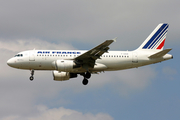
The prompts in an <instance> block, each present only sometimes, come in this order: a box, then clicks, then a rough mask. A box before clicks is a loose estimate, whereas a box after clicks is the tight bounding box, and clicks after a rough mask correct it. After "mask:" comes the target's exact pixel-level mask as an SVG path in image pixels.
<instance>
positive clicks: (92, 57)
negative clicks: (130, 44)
mask: <svg viewBox="0 0 180 120" xmlns="http://www.w3.org/2000/svg"><path fill="white" fill-rule="evenodd" d="M114 41H116V38H114V39H112V40H106V41H105V42H103V43H101V44H100V45H98V46H96V47H95V48H93V49H91V50H89V51H87V52H85V53H84V54H82V55H80V56H78V57H76V58H75V62H76V63H77V64H80V65H82V67H83V68H84V69H86V70H87V71H88V70H89V68H94V65H95V61H96V60H97V59H101V58H100V56H101V55H102V54H104V53H105V52H108V50H109V47H108V46H109V45H110V44H111V43H112V42H114Z"/></svg>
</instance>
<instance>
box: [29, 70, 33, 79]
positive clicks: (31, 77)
mask: <svg viewBox="0 0 180 120" xmlns="http://www.w3.org/2000/svg"><path fill="white" fill-rule="evenodd" d="M33 75H34V70H31V76H30V78H29V79H30V80H31V81H33V80H34V77H33Z"/></svg>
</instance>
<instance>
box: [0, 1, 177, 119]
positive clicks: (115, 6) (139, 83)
mask: <svg viewBox="0 0 180 120" xmlns="http://www.w3.org/2000/svg"><path fill="white" fill-rule="evenodd" d="M179 5H180V1H178V0H158V1H157V0H146V1H144V0H134V1H130V0H125V1H122V0H111V1H109V0H98V1H97V0H91V1H84V0H61V1H58V0H16V1H14V0H1V1H0V52H1V57H0V72H1V73H0V78H1V79H0V82H1V83H0V96H1V97H0V119H1V120H49V119H55V120H71V119H77V120H80V119H82V120H83V119H86V120H102V119H103V120H132V119H133V120H134V119H138V120H152V119H153V120H160V119H161V120H169V119H172V120H179V118H180V94H179V91H180V87H179V85H180V80H179V71H180V69H179V68H180V66H179V59H180V55H179V51H180V48H179V46H180V34H179V32H180V24H179V21H180V14H179V11H180V7H179ZM159 23H169V24H170V26H169V31H168V34H167V39H166V43H165V48H173V50H172V51H171V52H170V54H172V55H173V56H174V59H172V60H169V61H165V62H162V63H158V64H154V65H150V66H145V67H140V68H136V69H130V70H123V71H116V72H105V73H101V74H99V75H92V77H91V79H90V81H89V84H88V85H87V86H83V85H82V83H81V82H82V79H83V77H82V76H79V77H78V78H75V79H71V80H69V81H64V82H57V81H53V77H52V72H51V71H35V80H34V81H33V82H31V81H30V80H29V76H30V71H28V70H27V71H26V70H18V69H13V68H10V67H9V66H7V64H6V61H7V60H8V59H9V58H11V57H13V56H14V55H15V54H16V53H18V52H21V51H24V50H29V49H34V48H35V49H86V50H89V49H91V48H93V47H95V46H96V45H98V44H100V43H102V42H104V41H105V40H107V39H112V38H115V37H118V38H117V41H116V43H113V44H111V45H110V49H111V50H134V49H136V48H137V47H139V45H140V44H141V43H142V42H143V41H144V40H145V39H146V37H147V36H148V35H149V34H150V33H151V32H152V30H153V29H154V28H155V27H156V26H157V25H158V24H159Z"/></svg>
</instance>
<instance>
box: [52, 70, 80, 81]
mask: <svg viewBox="0 0 180 120" xmlns="http://www.w3.org/2000/svg"><path fill="white" fill-rule="evenodd" d="M53 77H54V80H55V81H66V80H69V79H70V78H75V77H77V74H76V73H69V72H59V71H56V70H55V71H53Z"/></svg>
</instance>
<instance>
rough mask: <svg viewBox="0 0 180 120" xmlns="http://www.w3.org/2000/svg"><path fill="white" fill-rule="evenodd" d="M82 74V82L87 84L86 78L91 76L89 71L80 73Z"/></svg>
mask: <svg viewBox="0 0 180 120" xmlns="http://www.w3.org/2000/svg"><path fill="white" fill-rule="evenodd" d="M82 76H84V79H83V81H82V84H83V85H87V84H88V82H89V81H88V79H89V78H90V77H91V73H89V72H86V74H85V73H84V74H82Z"/></svg>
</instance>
